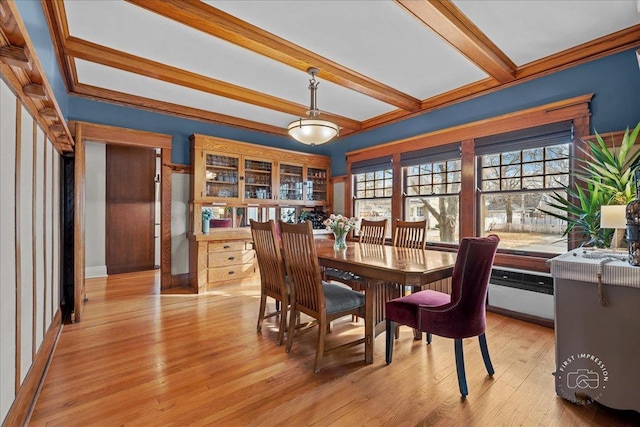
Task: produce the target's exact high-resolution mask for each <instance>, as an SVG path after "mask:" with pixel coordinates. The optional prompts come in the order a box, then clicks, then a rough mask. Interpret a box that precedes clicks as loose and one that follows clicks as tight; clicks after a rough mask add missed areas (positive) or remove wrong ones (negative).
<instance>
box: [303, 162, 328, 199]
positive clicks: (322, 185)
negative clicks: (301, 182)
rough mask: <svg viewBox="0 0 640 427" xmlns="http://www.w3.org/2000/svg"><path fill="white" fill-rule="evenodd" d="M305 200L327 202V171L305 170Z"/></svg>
mask: <svg viewBox="0 0 640 427" xmlns="http://www.w3.org/2000/svg"><path fill="white" fill-rule="evenodd" d="M306 182H307V200H310V201H319V202H326V201H327V183H328V177H327V171H326V170H325V169H317V168H308V169H307V181H306Z"/></svg>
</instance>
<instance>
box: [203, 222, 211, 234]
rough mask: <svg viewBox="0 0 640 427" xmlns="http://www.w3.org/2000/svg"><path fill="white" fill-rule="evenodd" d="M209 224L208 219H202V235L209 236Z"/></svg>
mask: <svg viewBox="0 0 640 427" xmlns="http://www.w3.org/2000/svg"><path fill="white" fill-rule="evenodd" d="M210 225H211V224H210V222H209V220H208V219H203V220H202V234H209V226H210Z"/></svg>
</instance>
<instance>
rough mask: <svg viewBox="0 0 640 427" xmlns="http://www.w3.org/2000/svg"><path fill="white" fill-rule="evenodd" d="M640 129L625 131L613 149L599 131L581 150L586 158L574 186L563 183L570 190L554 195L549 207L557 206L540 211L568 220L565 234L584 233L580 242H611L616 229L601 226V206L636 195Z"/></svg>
mask: <svg viewBox="0 0 640 427" xmlns="http://www.w3.org/2000/svg"><path fill="white" fill-rule="evenodd" d="M639 132H640V123H638V125H637V126H636V127H635V129H634V130H633V131H631V132H630V131H629V128H627V130H626V131H625V133H624V136H623V138H622V142H621V144H620V147H619V148H616V147H615V145H614V146H613V147H612V148H611V149H610V148H609V147H607V144H606V143H605V142H604V140H603V139H602V137H601V136H600V135H599V134H598V133H597V132H596V140H595V141H588V142H587V143H586V148H585V149H582V148H581V150H582V151H583V153H584V154H585V157H584V159H580V160H579V170H578V171H576V172H575V178H576V180H575V182H574V186H573V187H571V186H568V185H562V187H563V189H564V190H565V192H566V195H565V194H561V193H559V192H555V193H554V194H553V195H551V199H552V201H550V202H549V203H547V205H548V206H549V207H552V208H554V209H557V211H551V210H546V209H539V210H540V211H542V212H544V213H546V214H548V215H551V216H553V217H556V218H559V219H561V220H563V221H566V223H567V227H566V228H565V230H564V233H563V235H564V236H568V235H570V233H571V232H572V231H573V232H575V233H574V234H576V235H578V236H580V237H579V238H580V241H579V242H578V243H579V245H580V246H597V247H604V246H608V245H609V243H610V242H611V238H612V236H613V230H609V229H601V228H600V206H602V205H626V204H627V203H629V202H630V201H632V200H634V199H635V197H636V194H635V193H636V192H635V186H634V183H633V171H634V169H635V168H636V166H637V164H638V161H639V159H640V150H635V149H634V148H635V147H634V146H635V142H636V139H637V137H638V133H639Z"/></svg>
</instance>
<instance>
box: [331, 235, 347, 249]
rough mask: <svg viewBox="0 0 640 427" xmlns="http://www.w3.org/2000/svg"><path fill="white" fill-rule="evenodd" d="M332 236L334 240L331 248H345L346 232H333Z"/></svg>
mask: <svg viewBox="0 0 640 427" xmlns="http://www.w3.org/2000/svg"><path fill="white" fill-rule="evenodd" d="M333 237H334V238H335V241H334V242H333V249H336V250H339V249H346V248H347V242H346V241H345V240H346V238H347V233H335V232H334V233H333Z"/></svg>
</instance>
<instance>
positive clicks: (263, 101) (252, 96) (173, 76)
mask: <svg viewBox="0 0 640 427" xmlns="http://www.w3.org/2000/svg"><path fill="white" fill-rule="evenodd" d="M64 51H65V53H66V54H67V55H70V56H72V57H74V58H79V59H84V60H87V61H91V62H95V63H97V64H102V65H106V66H108V67H113V68H117V69H119V70H124V71H128V72H131V73H135V74H139V75H141V76H146V77H150V78H155V79H158V80H162V81H164V82H168V83H173V84H177V85H180V86H183V87H188V88H191V89H195V90H199V91H201V92H206V93H210V94H212V95H217V96H222V97H224V98H228V99H233V100H236V101H240V102H244V103H247V104H252V105H257V106H259V107H264V108H268V109H271V110H275V111H280V112H283V113H287V114H293V115H295V116H302V117H306V115H307V110H308V107H306V106H304V105H300V104H296V103H294V102H289V101H287V100H284V99H281V98H277V97H275V96H271V95H268V94H265V93H261V92H258V91H254V90H251V89H246V88H244V87H242V86H237V85H234V84H231V83H227V82H224V81H221V80H216V79H212V78H209V77H205V76H203V75H200V74H196V73H192V72H190V71H186V70H182V69H180V68H176V67H171V66H169V65H165V64H163V63H160V62H156V61H150V60H148V59H144V58H140V57H139V56H135V55H131V54H128V53H125V52H122V51H118V50H115V49H111V48H108V47H105V46H100V45H98V44H95V43H92V42H89V41H86V40H82V39H78V38H75V37H69V38H68V39H67V40H65V42H64ZM322 115H323V117H325V118H327V119H329V120H332V121H334V122H336V123H337V124H338V125H339V126H341V127H346V128H349V129H354V130H357V129H360V127H361V125H360V122H358V121H356V120H352V119H348V118H346V117H342V116H338V115H335V114H330V113H326V112H323V113H322Z"/></svg>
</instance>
